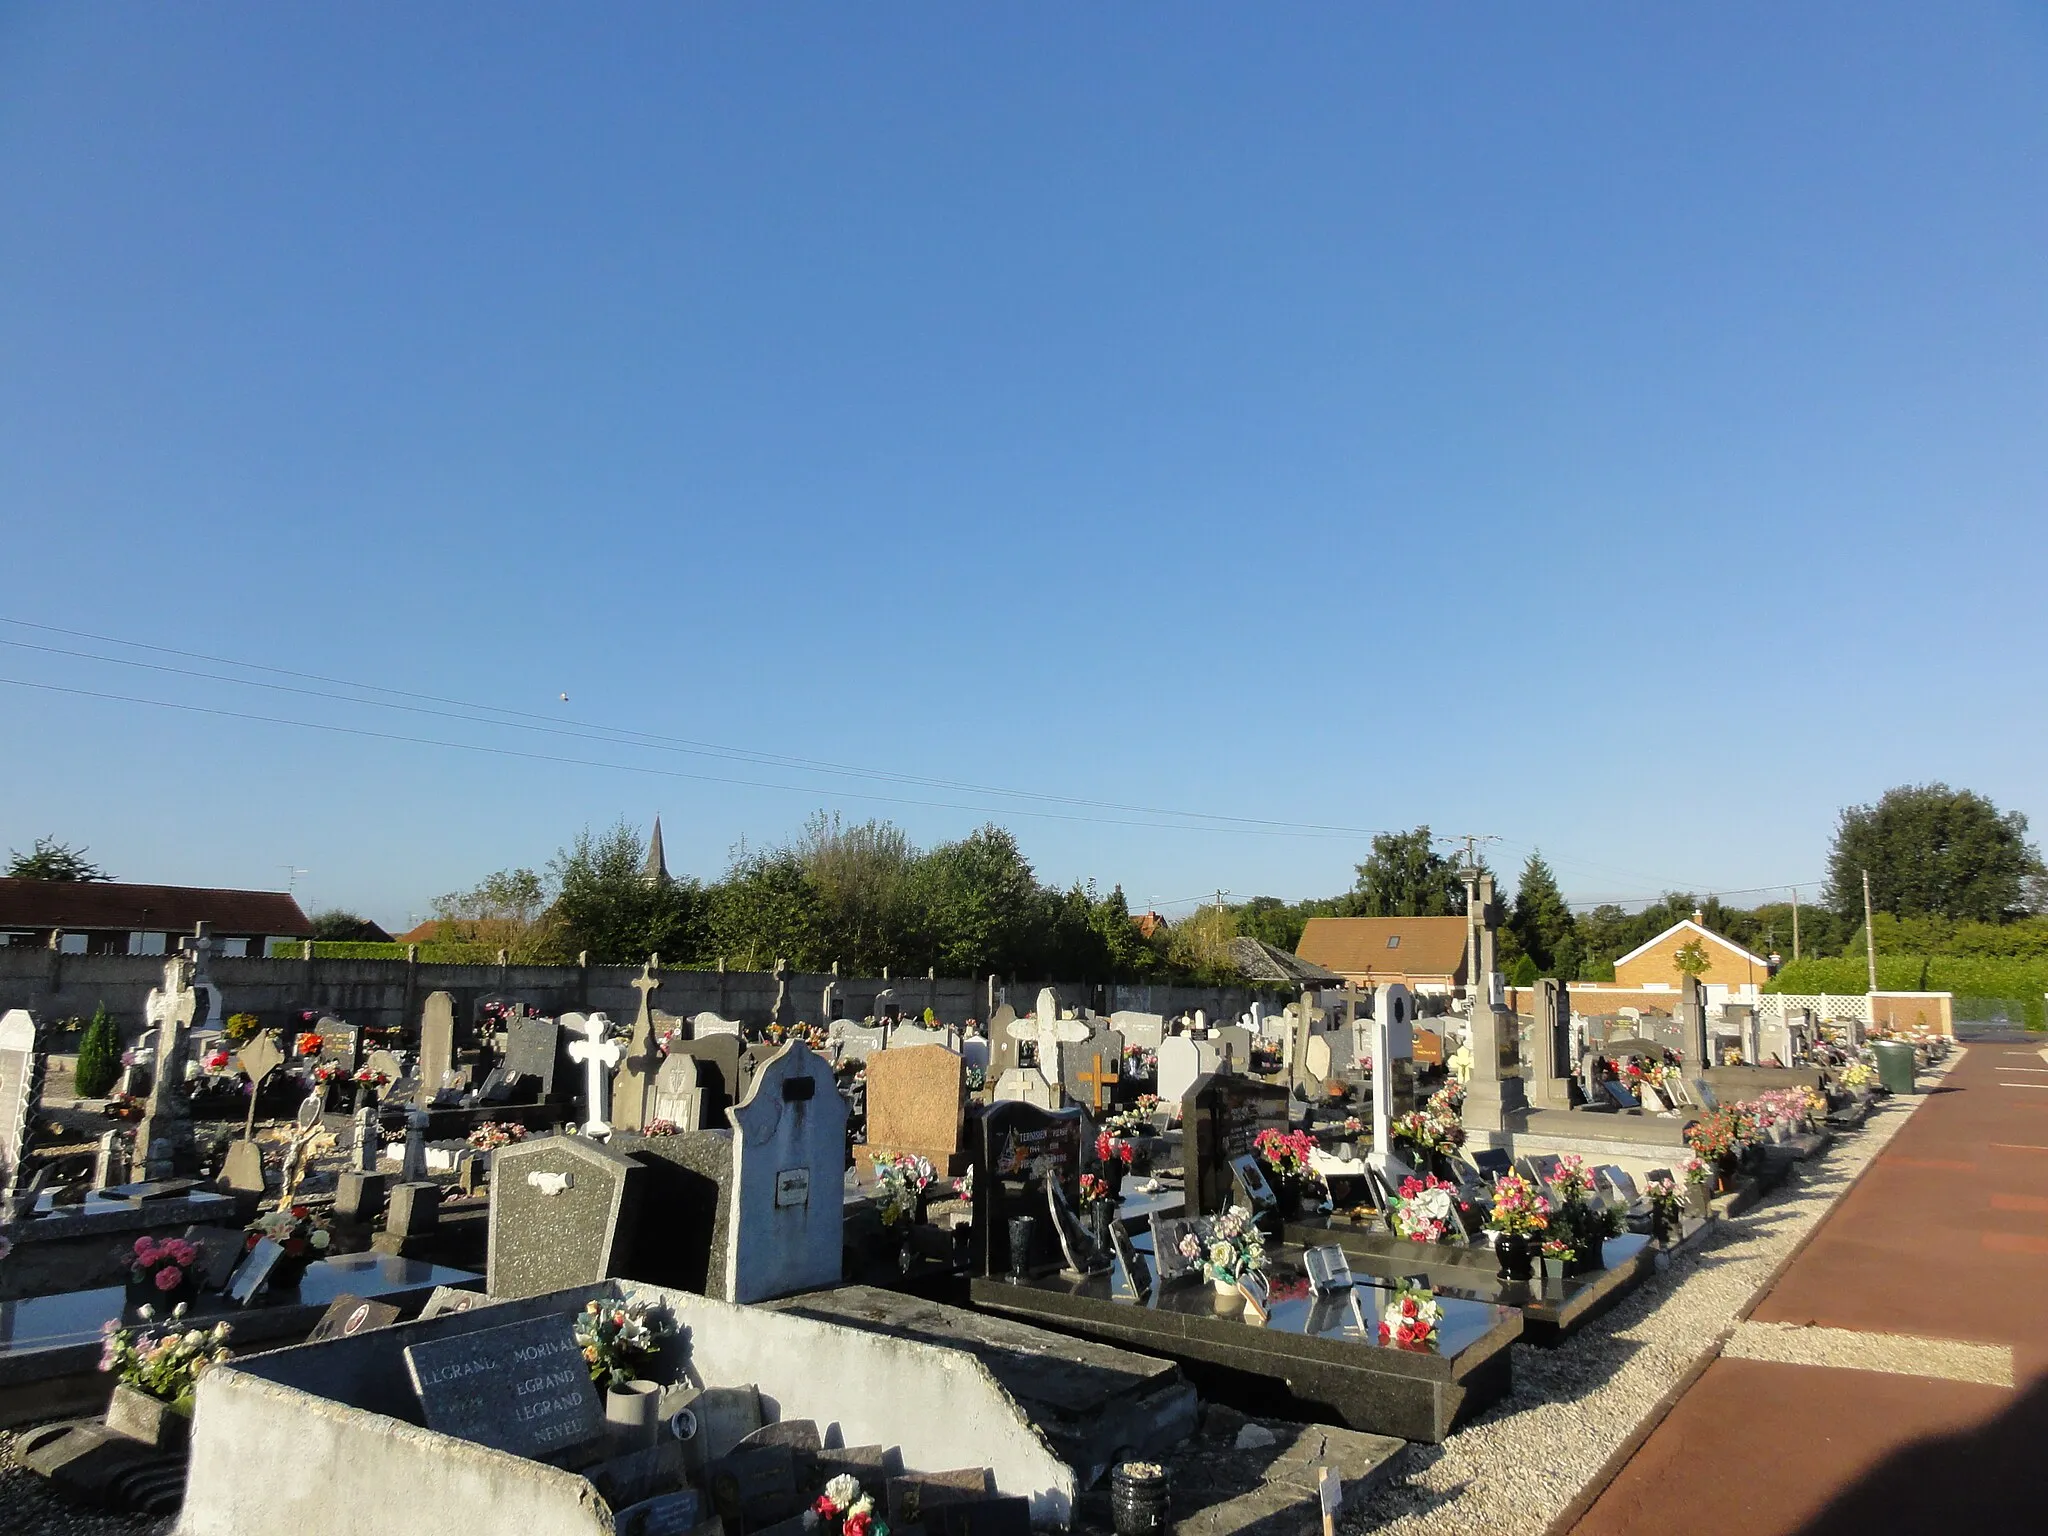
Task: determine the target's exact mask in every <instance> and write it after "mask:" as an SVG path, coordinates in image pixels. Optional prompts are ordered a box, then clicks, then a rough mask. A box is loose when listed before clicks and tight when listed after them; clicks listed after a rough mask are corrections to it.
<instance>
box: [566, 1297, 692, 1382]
mask: <svg viewBox="0 0 2048 1536" xmlns="http://www.w3.org/2000/svg"><path fill="white" fill-rule="evenodd" d="M571 1331H572V1332H573V1333H574V1334H575V1335H576V1345H577V1347H578V1348H579V1349H581V1350H582V1351H583V1363H584V1364H585V1365H586V1366H588V1367H589V1368H590V1379H591V1380H592V1381H593V1382H595V1383H596V1384H597V1385H598V1386H600V1387H605V1388H623V1387H625V1386H626V1385H627V1383H629V1382H632V1381H634V1380H637V1379H638V1378H639V1377H640V1376H641V1374H642V1373H643V1372H644V1371H646V1369H647V1368H648V1367H649V1366H650V1365H651V1364H652V1363H653V1361H654V1357H655V1356H656V1355H658V1354H660V1353H661V1346H662V1345H663V1344H664V1343H666V1342H667V1341H668V1340H669V1339H672V1338H674V1337H675V1332H676V1325H675V1321H674V1319H672V1318H671V1317H670V1316H669V1315H668V1313H667V1312H666V1311H665V1310H663V1309H662V1307H661V1306H660V1305H659V1304H658V1303H655V1302H647V1301H590V1302H585V1303H584V1304H583V1310H582V1312H580V1313H579V1314H578V1315H577V1318H576V1322H575V1324H574V1326H573V1328H572V1330H571Z"/></svg>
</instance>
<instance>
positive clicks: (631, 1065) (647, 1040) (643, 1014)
mask: <svg viewBox="0 0 2048 1536" xmlns="http://www.w3.org/2000/svg"><path fill="white" fill-rule="evenodd" d="M660 958H661V957H660V956H659V955H657V956H655V957H654V959H653V960H650V961H648V962H647V964H645V965H643V966H642V967H641V968H640V974H639V975H638V976H636V977H634V978H633V989H634V990H635V991H636V992H638V993H639V994H640V1016H639V1017H638V1018H636V1019H635V1020H634V1021H633V1032H632V1034H631V1035H630V1036H629V1037H628V1038H627V1041H626V1059H625V1064H624V1065H623V1066H622V1067H620V1068H619V1075H618V1079H617V1081H616V1082H614V1083H613V1085H612V1110H611V1114H612V1119H613V1121H614V1122H616V1124H617V1125H618V1127H619V1129H620V1130H624V1131H638V1130H642V1129H644V1128H645V1127H646V1125H647V1121H648V1118H649V1116H648V1106H649V1104H650V1103H651V1102H652V1100H653V1097H654V1077H655V1074H656V1073H658V1072H659V1071H660V1070H661V1045H660V1042H659V1041H658V1040H657V1039H656V1038H655V1028H654V994H655V992H656V991H657V990H658V989H659V988H660V986H661V978H660V977H658V976H656V975H655V974H654V970H655V965H656V962H658V961H659V960H660Z"/></svg>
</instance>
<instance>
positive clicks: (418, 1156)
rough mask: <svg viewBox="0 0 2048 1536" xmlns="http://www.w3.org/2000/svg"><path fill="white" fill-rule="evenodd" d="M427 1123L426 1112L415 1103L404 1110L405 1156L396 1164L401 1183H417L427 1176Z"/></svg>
mask: <svg viewBox="0 0 2048 1536" xmlns="http://www.w3.org/2000/svg"><path fill="white" fill-rule="evenodd" d="M427 1124H428V1116H427V1112H426V1111H425V1110H424V1109H421V1108H419V1107H418V1106H417V1105H416V1106H414V1107H413V1108H411V1109H409V1110H407V1111H406V1112H405V1156H404V1158H403V1159H402V1160H401V1161H400V1162H399V1165H398V1182H399V1183H401V1184H418V1183H420V1182H422V1181H423V1180H425V1179H426V1178H427V1177H428V1174H427ZM373 1166H374V1165H373Z"/></svg>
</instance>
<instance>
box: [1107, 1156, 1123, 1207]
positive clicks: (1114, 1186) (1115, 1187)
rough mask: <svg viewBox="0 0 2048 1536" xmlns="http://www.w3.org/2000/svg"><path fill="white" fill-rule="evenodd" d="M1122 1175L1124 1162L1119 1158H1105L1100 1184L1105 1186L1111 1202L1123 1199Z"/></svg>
mask: <svg viewBox="0 0 2048 1536" xmlns="http://www.w3.org/2000/svg"><path fill="white" fill-rule="evenodd" d="M1112 1150H1113V1149H1112ZM1124 1173H1125V1167H1124V1160H1123V1159H1122V1158H1121V1157H1106V1158H1104V1159H1103V1160H1102V1182H1103V1184H1104V1185H1105V1186H1107V1188H1108V1190H1109V1198H1110V1200H1111V1201H1112V1202H1114V1201H1116V1200H1119V1199H1121V1198H1122V1197H1123V1192H1124Z"/></svg>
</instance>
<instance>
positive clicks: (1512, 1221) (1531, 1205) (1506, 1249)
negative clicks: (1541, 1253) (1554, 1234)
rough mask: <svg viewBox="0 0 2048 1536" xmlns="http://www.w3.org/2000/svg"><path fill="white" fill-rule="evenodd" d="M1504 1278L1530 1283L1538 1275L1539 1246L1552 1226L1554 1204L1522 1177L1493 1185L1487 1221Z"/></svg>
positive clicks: (1507, 1177) (1511, 1176) (1506, 1178)
mask: <svg viewBox="0 0 2048 1536" xmlns="http://www.w3.org/2000/svg"><path fill="white" fill-rule="evenodd" d="M1486 1226H1487V1230H1488V1231H1490V1232H1492V1233H1493V1251H1494V1254H1495V1255H1496V1256H1497V1257H1498V1258H1499V1260H1500V1278H1501V1279H1503V1280H1520V1281H1524V1282H1526V1281H1528V1280H1529V1279H1530V1278H1531V1277H1532V1276H1533V1275H1534V1274H1535V1273H1536V1246H1537V1244H1538V1243H1540V1242H1541V1241H1542V1238H1543V1233H1544V1232H1545V1231H1546V1230H1547V1229H1548V1228H1549V1226H1550V1202H1549V1201H1548V1200H1546V1199H1544V1197H1543V1196H1542V1195H1540V1194H1538V1193H1537V1192H1536V1191H1535V1189H1533V1188H1532V1187H1531V1186H1530V1184H1529V1181H1528V1180H1527V1179H1525V1178H1523V1177H1522V1176H1521V1175H1520V1174H1519V1173H1504V1174H1502V1175H1501V1176H1500V1177H1499V1178H1497V1179H1495V1180H1494V1182H1493V1213H1492V1214H1491V1215H1490V1216H1488V1217H1487V1218H1486Z"/></svg>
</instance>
